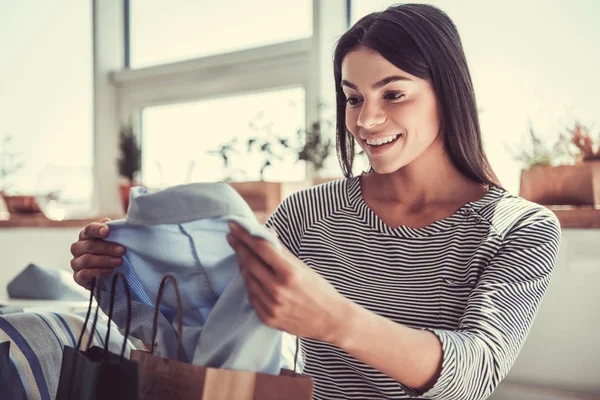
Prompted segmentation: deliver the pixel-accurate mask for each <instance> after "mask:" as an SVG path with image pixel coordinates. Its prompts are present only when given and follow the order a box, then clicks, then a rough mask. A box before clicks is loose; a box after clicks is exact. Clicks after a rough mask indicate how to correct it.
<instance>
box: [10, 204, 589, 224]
mask: <svg viewBox="0 0 600 400" xmlns="http://www.w3.org/2000/svg"><path fill="white" fill-rule="evenodd" d="M548 208H549V209H550V210H552V211H553V212H554V213H555V214H556V216H557V217H558V219H559V221H560V225H561V227H562V228H563V229H600V207H591V206H590V207H586V206H581V207H576V206H548ZM255 214H256V217H257V218H258V221H259V222H260V223H263V224H264V223H265V222H266V221H267V219H268V218H269V214H270V213H268V212H261V211H256V212H255ZM118 218H122V217H116V218H113V219H118ZM99 220H100V218H89V219H71V220H65V221H52V220H49V219H48V218H46V217H44V216H43V215H42V214H16V215H11V218H10V219H9V220H7V221H0V229H2V228H77V227H83V226H85V225H87V224H89V223H90V222H95V221H99Z"/></svg>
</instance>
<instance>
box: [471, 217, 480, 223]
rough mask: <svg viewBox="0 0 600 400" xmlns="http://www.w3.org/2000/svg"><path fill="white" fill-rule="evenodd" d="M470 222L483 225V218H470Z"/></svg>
mask: <svg viewBox="0 0 600 400" xmlns="http://www.w3.org/2000/svg"><path fill="white" fill-rule="evenodd" d="M469 220H470V221H471V222H473V223H475V224H479V223H481V217H480V216H479V215H476V216H474V217H472V218H469Z"/></svg>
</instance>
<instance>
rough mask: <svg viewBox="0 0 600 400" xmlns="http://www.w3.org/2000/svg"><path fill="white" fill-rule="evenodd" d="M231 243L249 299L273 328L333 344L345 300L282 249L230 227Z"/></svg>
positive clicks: (234, 225)
mask: <svg viewBox="0 0 600 400" xmlns="http://www.w3.org/2000/svg"><path fill="white" fill-rule="evenodd" d="M229 226H230V229H231V234H230V235H228V236H227V240H228V242H229V244H230V245H231V247H232V248H233V249H234V251H235V252H236V254H237V257H238V262H239V264H240V269H241V273H242V275H243V277H244V281H245V284H246V289H247V290H248V299H249V301H250V303H251V304H252V306H253V307H254V309H255V310H256V313H257V314H258V316H259V318H260V319H261V320H262V321H263V322H264V323H265V324H266V325H268V326H270V327H272V328H275V329H280V330H283V331H285V332H288V333H290V334H292V335H296V336H299V337H309V338H313V339H317V340H321V341H326V342H333V341H334V339H335V336H336V335H337V332H339V330H340V329H339V327H340V323H339V321H340V319H341V318H343V310H342V309H341V307H343V305H344V304H345V302H346V299H345V298H344V297H343V296H342V295H341V294H339V293H338V292H337V291H336V290H335V288H334V287H333V286H332V285H331V284H330V283H329V282H327V281H326V280H325V279H324V278H323V277H321V276H320V275H319V274H317V273H316V272H315V271H313V270H312V269H311V268H309V267H308V266H307V265H306V264H304V263H303V262H302V261H300V260H298V259H297V258H296V257H294V256H293V255H292V254H291V253H290V252H289V251H288V250H287V249H285V247H284V246H283V245H282V246H281V247H282V251H279V250H277V249H276V248H275V247H274V246H273V245H272V244H271V243H270V242H268V241H267V240H265V239H262V238H258V237H255V236H252V235H251V234H250V233H248V232H247V231H246V230H245V229H244V228H242V227H241V226H240V225H238V224H236V223H233V222H230V224H229Z"/></svg>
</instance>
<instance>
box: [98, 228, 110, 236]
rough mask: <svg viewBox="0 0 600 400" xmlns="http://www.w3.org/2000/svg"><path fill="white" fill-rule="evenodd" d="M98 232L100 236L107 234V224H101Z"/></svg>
mask: <svg viewBox="0 0 600 400" xmlns="http://www.w3.org/2000/svg"><path fill="white" fill-rule="evenodd" d="M100 234H101V235H102V236H106V235H108V226H103V227H102V228H100Z"/></svg>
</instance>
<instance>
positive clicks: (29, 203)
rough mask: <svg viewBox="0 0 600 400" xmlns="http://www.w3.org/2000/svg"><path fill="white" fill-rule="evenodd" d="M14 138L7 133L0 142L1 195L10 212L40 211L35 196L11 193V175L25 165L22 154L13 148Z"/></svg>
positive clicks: (30, 212) (27, 212)
mask: <svg viewBox="0 0 600 400" xmlns="http://www.w3.org/2000/svg"><path fill="white" fill-rule="evenodd" d="M12 140H13V138H12V136H11V135H6V136H4V138H3V139H2V141H1V142H0V197H1V198H2V200H3V201H4V203H5V204H6V209H7V210H8V213H10V214H35V213H39V212H40V208H39V206H38V204H37V202H36V201H35V196H25V195H17V194H15V193H11V190H10V189H11V186H12V185H11V184H10V177H11V176H12V175H13V174H15V173H17V172H18V171H20V170H21V169H22V168H23V166H24V164H23V161H22V160H21V154H20V153H18V152H15V151H14V150H12V149H11V147H12ZM2 208H4V207H2ZM2 213H3V214H4V212H2ZM3 216H4V215H3Z"/></svg>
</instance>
